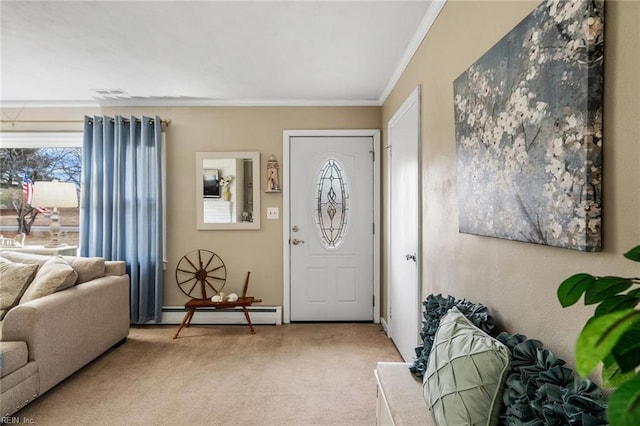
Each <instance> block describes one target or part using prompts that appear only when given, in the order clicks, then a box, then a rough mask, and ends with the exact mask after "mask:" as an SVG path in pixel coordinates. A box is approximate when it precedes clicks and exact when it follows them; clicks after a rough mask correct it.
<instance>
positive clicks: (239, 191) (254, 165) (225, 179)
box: [195, 151, 260, 230]
mask: <svg viewBox="0 0 640 426" xmlns="http://www.w3.org/2000/svg"><path fill="white" fill-rule="evenodd" d="M195 170H196V212H197V213H196V219H197V228H198V229H201V230H206V229H230V230H233V229H235V230H242V229H260V153H259V152H257V151H246V152H196V167H195Z"/></svg>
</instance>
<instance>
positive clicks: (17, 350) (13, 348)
mask: <svg viewBox="0 0 640 426" xmlns="http://www.w3.org/2000/svg"><path fill="white" fill-rule="evenodd" d="M0 359H1V360H2V362H0V377H4V376H7V375H9V374H11V373H13V372H14V371H16V370H17V369H19V368H20V367H23V366H25V365H27V362H28V361H29V351H28V350H27V342H0ZM3 384H4V383H3ZM3 387H4V386H3Z"/></svg>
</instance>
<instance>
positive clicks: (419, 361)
mask: <svg viewBox="0 0 640 426" xmlns="http://www.w3.org/2000/svg"><path fill="white" fill-rule="evenodd" d="M422 306H423V307H424V309H423V310H422V318H423V320H422V330H421V331H420V337H421V339H422V343H421V344H420V346H418V347H416V349H415V351H416V358H415V359H414V360H413V364H412V365H411V366H410V367H409V371H411V372H412V373H413V374H414V375H415V376H416V377H419V378H420V379H422V378H423V377H424V372H425V370H426V369H427V364H429V354H430V353H431V346H433V339H434V337H435V335H436V330H438V326H439V325H440V320H441V319H442V317H444V316H445V315H446V314H447V312H449V309H451V308H453V307H454V306H455V307H456V308H458V310H459V311H460V312H462V314H463V315H464V316H465V317H467V318H468V319H469V321H471V322H472V323H473V325H475V326H476V327H478V328H479V329H480V330H482V331H484V332H486V333H488V334H490V335H493V329H494V327H495V324H494V321H493V317H492V316H491V315H489V310H488V309H487V307H486V306H484V305H483V304H481V303H474V302H471V301H469V300H465V299H455V298H454V297H452V296H447V297H444V296H442V295H441V294H438V295H434V294H430V295H429V296H427V298H426V299H425V300H424V301H423V302H422Z"/></svg>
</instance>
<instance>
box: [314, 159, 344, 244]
mask: <svg viewBox="0 0 640 426" xmlns="http://www.w3.org/2000/svg"><path fill="white" fill-rule="evenodd" d="M316 187H317V195H316V207H315V211H314V213H315V216H316V224H317V225H318V231H319V235H320V240H321V241H322V243H323V244H324V246H325V247H328V248H336V247H338V246H339V245H340V244H341V243H342V240H343V238H344V234H345V231H346V226H347V218H348V217H347V216H348V214H349V195H348V192H347V183H346V179H345V174H344V169H343V167H341V166H340V163H338V161H337V160H335V159H328V160H327V161H326V162H325V163H324V164H323V166H322V168H321V170H320V177H319V178H318V183H317V185H316Z"/></svg>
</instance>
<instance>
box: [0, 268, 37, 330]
mask: <svg viewBox="0 0 640 426" xmlns="http://www.w3.org/2000/svg"><path fill="white" fill-rule="evenodd" d="M37 270H38V265H27V264H22V263H14V262H11V261H10V260H7V259H3V258H0V282H1V283H2V285H0V320H2V319H3V318H4V316H5V315H6V313H7V312H8V311H9V309H11V308H13V307H14V306H15V305H17V304H18V301H19V300H20V298H21V297H22V295H23V294H24V292H25V290H26V288H27V286H28V285H29V284H30V283H31V281H32V280H33V277H34V276H35V275H36V271H37Z"/></svg>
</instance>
